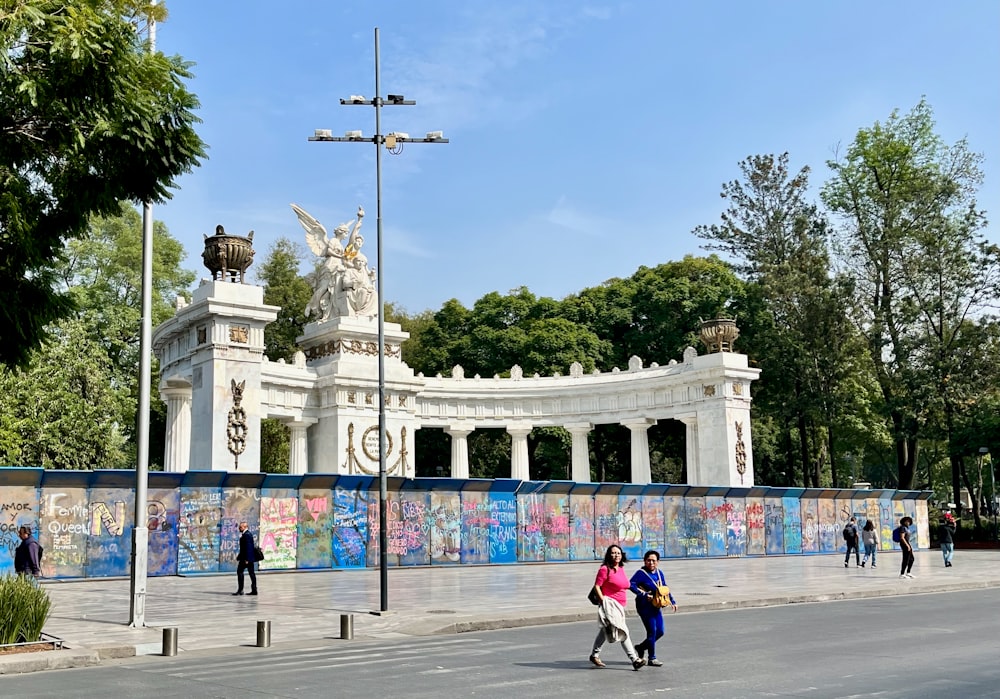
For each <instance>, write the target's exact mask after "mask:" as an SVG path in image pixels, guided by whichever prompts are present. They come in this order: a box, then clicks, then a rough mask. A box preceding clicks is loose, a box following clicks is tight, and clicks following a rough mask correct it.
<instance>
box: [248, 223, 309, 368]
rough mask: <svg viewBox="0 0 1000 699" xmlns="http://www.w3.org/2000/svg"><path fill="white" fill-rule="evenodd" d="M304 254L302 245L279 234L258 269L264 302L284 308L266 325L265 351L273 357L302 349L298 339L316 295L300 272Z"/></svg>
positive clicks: (277, 357)
mask: <svg viewBox="0 0 1000 699" xmlns="http://www.w3.org/2000/svg"><path fill="white" fill-rule="evenodd" d="M302 256H303V251H302V249H301V248H300V247H299V246H298V245H296V244H295V243H293V242H292V241H291V240H289V239H288V238H279V239H278V240H276V241H275V242H274V244H273V245H272V246H271V248H270V249H269V250H268V252H267V257H266V258H265V259H264V262H263V263H262V264H261V266H260V268H259V269H258V272H257V277H258V278H259V279H260V281H261V282H262V283H263V284H264V303H266V304H269V305H271V306H278V307H279V309H280V310H279V311H278V318H277V319H276V320H274V321H273V322H271V323H268V325H267V327H265V328H264V354H266V355H267V358H268V359H270V360H271V361H277V360H278V359H284V360H285V361H291V359H292V356H293V355H294V354H295V352H296V351H297V350H298V349H299V346H298V343H297V339H298V338H299V337H300V336H301V335H302V329H303V328H304V327H305V324H306V315H305V308H306V304H307V303H309V298H310V297H311V296H312V286H310V284H309V282H308V281H307V280H306V278H305V277H303V276H302V275H300V274H299V265H300V264H301V260H302Z"/></svg>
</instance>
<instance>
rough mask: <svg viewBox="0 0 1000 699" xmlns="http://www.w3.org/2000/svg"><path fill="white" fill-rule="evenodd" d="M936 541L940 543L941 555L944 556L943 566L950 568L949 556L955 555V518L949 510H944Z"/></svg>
mask: <svg viewBox="0 0 1000 699" xmlns="http://www.w3.org/2000/svg"><path fill="white" fill-rule="evenodd" d="M938 541H939V542H940V543H941V555H942V556H944V567H945V568H951V557H952V556H954V555H955V518H954V516H952V514H951V513H950V512H945V513H944V517H943V518H942V520H941V526H939V527H938Z"/></svg>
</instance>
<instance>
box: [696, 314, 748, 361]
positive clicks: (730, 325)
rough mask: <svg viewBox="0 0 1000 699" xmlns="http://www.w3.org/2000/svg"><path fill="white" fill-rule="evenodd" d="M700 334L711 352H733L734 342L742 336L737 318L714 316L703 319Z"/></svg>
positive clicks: (703, 342)
mask: <svg viewBox="0 0 1000 699" xmlns="http://www.w3.org/2000/svg"><path fill="white" fill-rule="evenodd" d="M698 336H699V338H700V339H701V341H702V344H704V345H705V348H706V349H707V350H708V352H709V354H712V353H713V352H732V351H734V350H733V343H734V342H736V338H738V337H739V336H740V329H739V328H738V327H736V319H735V318H714V319H712V320H703V321H701V328H700V330H699V331H698Z"/></svg>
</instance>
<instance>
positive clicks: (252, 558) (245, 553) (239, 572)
mask: <svg viewBox="0 0 1000 699" xmlns="http://www.w3.org/2000/svg"><path fill="white" fill-rule="evenodd" d="M254 549H255V547H254V542H253V534H251V533H250V526H249V525H248V524H247V523H246V522H240V551H239V553H237V554H236V560H237V561H238V562H239V564H238V565H237V566H236V578H237V580H239V588H238V589H237V590H236V592H234V593H233V595H234V596H235V595H242V594H243V571H244V570H245V571H248V572H249V573H250V594H251V595H256V594H257V573H256V572H254V566H255V565H256V562H257V554H256V553H255V551H254Z"/></svg>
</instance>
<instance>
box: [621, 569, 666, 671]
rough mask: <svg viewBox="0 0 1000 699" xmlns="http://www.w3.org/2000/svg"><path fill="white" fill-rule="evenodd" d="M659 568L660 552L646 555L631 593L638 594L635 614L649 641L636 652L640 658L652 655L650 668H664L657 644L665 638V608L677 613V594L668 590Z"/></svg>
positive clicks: (633, 577)
mask: <svg viewBox="0 0 1000 699" xmlns="http://www.w3.org/2000/svg"><path fill="white" fill-rule="evenodd" d="M659 564H660V552H659V551H646V553H644V554H643V556H642V568H640V569H639V570H637V571H635V574H634V575H633V576H632V579H631V580H629V582H630V583H631V590H632V592H634V593H635V611H636V612H638V614H639V618H640V619H642V625H643V626H644V627H645V629H646V640H644V641H643V642H642V643H640V644H638V645H637V646H636V647H635V651H636V653H638V654H639V657H640V658H642V657H644V656H645V655H646V651H649V662H648V664H649V665H650V666H651V667H663V663H662V662H660V661H659V660H657V659H656V641H657V640H659V639H660V638H661V637H662V636H663V607H665V606H666V605H667V604H669V605H670V607H671V608H672V609H673V610H674V611H675V612H676V611H677V602H676V601H674V594H673V593H672V592H671V591H670V588H669V587H668V586H667V581H666V579H665V578H664V577H663V571H662V570H660V569H659Z"/></svg>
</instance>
